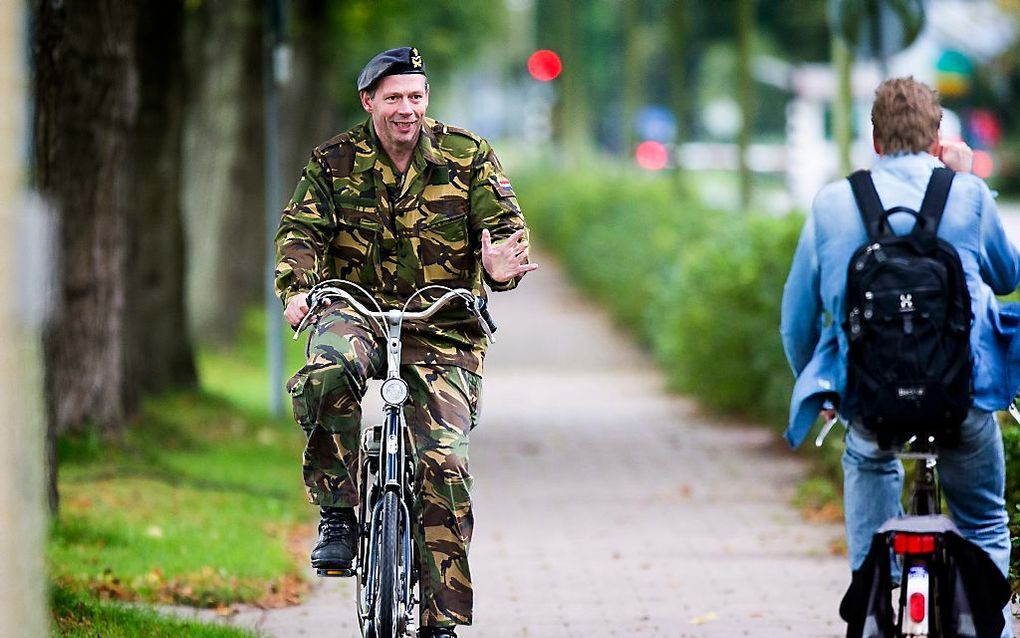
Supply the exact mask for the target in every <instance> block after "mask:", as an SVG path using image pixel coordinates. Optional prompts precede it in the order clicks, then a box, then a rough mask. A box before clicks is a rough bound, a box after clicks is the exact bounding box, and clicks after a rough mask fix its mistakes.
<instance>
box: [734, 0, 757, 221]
mask: <svg viewBox="0 0 1020 638" xmlns="http://www.w3.org/2000/svg"><path fill="white" fill-rule="evenodd" d="M753 37H754V0H737V102H738V103H739V104H740V115H741V124H740V133H739V134H738V136H737V147H738V149H739V153H738V154H739V158H740V159H739V163H740V169H739V170H740V207H741V208H742V209H745V210H746V209H747V207H748V206H749V205H750V204H751V168H750V166H748V164H747V154H748V150H749V149H750V146H751V130H752V127H753V123H754V83H753V82H752V79H751V42H752V39H753Z"/></svg>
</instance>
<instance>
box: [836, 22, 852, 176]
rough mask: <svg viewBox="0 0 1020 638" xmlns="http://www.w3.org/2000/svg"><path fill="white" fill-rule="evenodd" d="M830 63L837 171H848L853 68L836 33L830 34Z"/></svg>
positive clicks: (844, 46) (850, 58) (846, 172)
mask: <svg viewBox="0 0 1020 638" xmlns="http://www.w3.org/2000/svg"><path fill="white" fill-rule="evenodd" d="M832 65H833V66H834V67H835V68H836V99H835V100H834V101H833V103H832V123H833V126H832V128H833V133H834V136H835V138H836V149H837V152H838V156H839V172H840V174H842V175H847V174H849V173H850V170H851V167H852V163H851V157H850V149H851V146H852V145H853V122H852V121H851V118H853V94H852V93H851V90H850V73H851V71H852V70H853V53H852V52H851V51H850V47H848V46H847V44H846V42H844V41H843V39H842V38H840V37H839V36H838V35H833V36H832Z"/></svg>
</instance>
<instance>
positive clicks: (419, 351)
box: [276, 47, 537, 637]
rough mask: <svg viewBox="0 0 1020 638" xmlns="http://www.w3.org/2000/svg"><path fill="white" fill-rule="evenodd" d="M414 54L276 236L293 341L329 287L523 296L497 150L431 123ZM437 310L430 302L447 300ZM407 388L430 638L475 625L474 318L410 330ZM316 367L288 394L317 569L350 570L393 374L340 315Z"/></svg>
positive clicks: (404, 294)
mask: <svg viewBox="0 0 1020 638" xmlns="http://www.w3.org/2000/svg"><path fill="white" fill-rule="evenodd" d="M424 71H425V66H424V63H423V62H422V59H421V56H420V55H419V54H418V51H417V50H416V49H413V48H410V47H404V48H400V49H392V50H389V51H384V52H383V53H380V54H379V55H377V56H376V57H375V58H373V59H372V61H370V62H369V63H368V65H367V66H366V67H365V69H364V70H363V71H362V72H361V75H360V77H359V78H358V91H359V94H360V97H361V104H362V106H363V107H364V109H365V111H366V112H368V114H369V116H370V117H369V119H368V121H366V122H365V123H364V124H362V125H360V126H357V127H355V128H354V129H351V130H350V131H347V132H345V133H341V134H340V135H337V136H336V137H334V138H333V139H331V140H329V141H327V142H325V143H324V144H322V145H320V146H319V147H317V148H316V149H315V150H314V151H313V152H312V158H311V160H310V161H309V162H308V165H307V166H306V167H305V169H304V171H303V173H302V176H301V180H300V181H299V182H298V186H297V190H296V191H295V193H294V197H293V199H292V200H291V202H290V204H289V205H288V206H287V208H286V209H285V210H284V213H283V217H282V219H281V221H280V228H279V231H278V233H277V236H276V245H277V266H276V290H277V293H278V294H279V296H280V299H281V301H283V304H284V306H285V310H284V316H285V317H286V319H287V320H288V322H289V323H290V324H291V325H292V326H296V325H297V324H298V323H299V322H300V321H301V319H302V318H303V317H304V316H305V314H307V312H308V306H307V300H306V297H307V291H308V289H309V288H311V287H312V286H313V285H314V284H315V283H317V282H318V281H321V280H323V279H327V278H337V277H338V278H343V279H347V280H350V281H353V282H355V283H358V284H361V285H362V286H364V287H365V288H367V289H368V290H369V291H370V292H371V293H372V294H373V295H374V296H375V297H376V298H377V299H378V300H379V301H380V303H382V304H384V306H388V307H399V306H400V305H402V304H403V303H404V301H405V300H406V299H407V298H408V297H409V296H410V295H411V294H412V293H413V292H414V291H415V290H416V289H418V288H421V287H423V286H426V285H431V284H440V285H444V286H449V287H459V286H462V287H465V288H468V289H471V290H473V291H474V292H475V294H476V295H479V296H484V295H485V288H484V287H483V283H484V285H485V286H487V287H488V288H489V289H490V290H494V291H501V290H510V289H512V288H514V287H515V286H516V285H517V283H518V282H519V281H520V278H521V277H522V276H523V275H524V273H525V272H527V271H529V270H533V269H534V268H537V266H536V265H535V264H530V263H528V239H527V229H526V227H525V225H524V218H523V217H522V215H521V211H520V208H519V207H518V205H517V200H516V197H515V195H514V192H513V188H512V187H511V186H510V182H509V180H507V178H506V176H505V175H504V174H503V172H502V168H501V167H500V164H499V161H498V160H497V159H496V156H495V154H494V153H493V150H492V147H491V146H490V145H489V143H488V142H486V141H485V140H483V139H481V138H479V137H477V136H476V135H474V134H472V133H470V132H468V131H465V130H463V129H459V128H454V127H452V126H447V125H445V124H442V123H440V122H437V121H435V120H432V119H429V118H426V117H425V110H426V108H427V106H428V95H429V87H428V82H427V80H426V77H425V74H424ZM436 296H437V295H433V296H431V297H427V299H434V298H435V297H436ZM403 334H404V344H403V351H402V361H401V368H402V370H401V376H402V377H403V379H404V380H405V381H406V382H407V383H408V384H409V386H410V388H411V401H410V402H409V405H408V408H407V412H406V417H407V422H408V425H409V427H410V428H411V430H412V431H413V435H414V442H415V448H416V453H417V456H418V458H417V462H418V463H417V466H418V471H417V485H416V488H417V490H418V496H419V499H418V500H419V502H420V504H421V511H420V512H418V515H419V516H420V519H419V520H420V522H421V525H420V526H419V527H420V533H419V537H418V538H417V539H416V540H417V542H418V547H419V550H420V551H419V553H420V555H421V561H422V565H421V568H422V569H421V573H422V582H421V589H422V613H421V625H422V636H439V637H448V636H454V635H455V634H454V632H453V627H454V626H455V625H457V624H470V623H471V613H472V611H471V610H472V588H471V574H470V571H469V569H468V562H467V552H468V545H469V543H470V541H471V531H472V527H473V521H474V519H473V515H472V512H471V502H470V499H469V495H468V493H469V491H470V487H471V475H470V474H469V473H468V453H467V452H468V432H469V431H470V430H471V428H472V427H473V426H474V424H475V422H476V420H477V414H478V396H479V390H480V386H481V374H482V362H483V360H484V356H485V339H484V336H483V334H482V332H481V330H480V328H479V326H478V325H477V323H476V322H475V320H474V318H473V317H472V316H471V315H469V314H468V313H467V311H466V310H464V309H463V308H459V309H453V310H450V311H445V310H444V311H442V312H440V313H439V314H438V315H436V316H435V317H434V319H433V320H432V321H431V322H430V324H429V325H421V324H407V325H405V327H404V333H403ZM311 339H312V341H311V351H310V352H311V355H310V357H309V359H308V361H307V363H306V364H305V366H304V367H302V368H301V370H299V371H298V372H297V374H295V375H294V376H293V377H292V378H291V379H290V381H288V384H287V387H288V390H289V392H290V394H291V396H292V397H293V402H294V414H295V417H296V419H297V421H298V424H299V425H300V426H301V427H302V429H303V430H304V431H305V434H306V435H307V436H308V444H307V447H306V449H305V453H304V478H305V485H306V486H307V490H308V497H309V500H310V502H311V503H312V504H315V505H318V506H319V507H320V511H321V515H322V522H321V523H320V524H319V539H318V543H317V544H316V546H315V548H314V549H313V550H312V564H313V566H315V567H317V568H320V569H322V568H331V569H349V568H350V566H351V562H352V560H353V557H354V555H355V549H354V548H355V539H356V528H355V526H356V521H355V520H354V509H353V508H354V507H355V506H356V505H357V504H358V493H357V490H356V487H355V484H354V480H352V476H356V463H357V458H358V443H359V435H360V428H361V406H360V402H361V398H362V396H363V395H364V392H365V384H366V381H367V380H368V379H370V378H372V377H373V376H376V375H378V374H380V373H383V372H385V351H384V344H383V343H382V341H381V340H380V339H379V338H378V335H376V334H374V333H373V332H372V331H371V329H370V328H369V327H368V325H367V323H366V322H365V320H364V319H362V318H361V317H360V316H358V315H357V313H355V312H354V311H352V310H350V309H349V308H347V307H346V306H344V305H343V304H339V303H338V304H334V305H333V306H332V307H330V308H329V309H328V311H327V312H326V313H324V315H323V316H322V318H321V319H320V320H319V321H318V323H317V324H316V327H315V329H314V334H313V335H312V337H311Z"/></svg>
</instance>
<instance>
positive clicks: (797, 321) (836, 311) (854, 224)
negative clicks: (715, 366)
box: [780, 153, 1020, 447]
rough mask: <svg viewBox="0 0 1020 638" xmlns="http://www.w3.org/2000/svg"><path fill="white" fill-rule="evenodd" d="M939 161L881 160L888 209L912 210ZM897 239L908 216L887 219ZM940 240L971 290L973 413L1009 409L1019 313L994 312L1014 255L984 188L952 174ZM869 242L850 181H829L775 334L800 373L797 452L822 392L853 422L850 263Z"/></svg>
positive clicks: (1015, 270)
mask: <svg viewBox="0 0 1020 638" xmlns="http://www.w3.org/2000/svg"><path fill="white" fill-rule="evenodd" d="M937 166H942V163H941V162H940V161H939V160H938V159H936V158H935V157H933V156H931V155H929V154H927V153H916V154H899V155H888V156H882V157H880V158H879V159H878V161H877V162H876V163H875V166H874V167H873V168H872V180H873V181H874V182H875V188H876V190H878V194H879V196H880V198H881V199H882V205H883V206H884V207H885V208H886V209H889V208H892V207H894V206H906V207H908V208H910V209H913V210H918V209H919V208H920V206H921V199H922V197H923V196H924V191H925V188H926V187H927V185H928V179H929V178H930V177H931V172H932V170H933V169H934V168H935V167H937ZM889 222H890V225H891V226H892V228H893V230H894V231H895V232H896V233H897V234H905V233H908V232H910V230H911V229H912V228H913V225H914V217H913V216H912V215H910V214H909V213H903V212H899V213H894V214H893V215H892V216H890V218H889ZM938 236H939V237H941V238H943V239H945V240H946V241H948V242H949V243H951V244H952V245H953V246H954V247H955V248H956V250H957V252H958V253H959V255H960V260H961V261H962V262H963V270H964V273H965V275H966V278H967V288H968V290H969V291H970V297H971V307H972V310H973V312H974V323H973V326H972V327H971V350H972V352H973V356H974V375H973V382H974V406H975V407H977V408H979V409H982V410H987V411H989V412H990V411H993V410H1001V409H1003V408H1005V407H1006V406H1007V405H1008V404H1009V401H1010V400H1011V399H1012V397H1013V396H1014V395H1015V394H1016V390H1017V388H1018V386H1020V338H1018V339H1016V340H1015V341H1016V344H1014V343H1013V341H1014V340H1013V338H1012V337H1013V335H1014V334H1016V333H1018V332H1020V309H1018V307H1017V306H1016V305H1014V304H1008V305H1007V307H1005V308H1003V309H1001V310H1000V308H999V304H998V301H997V300H996V298H995V295H996V294H1000V295H1004V294H1008V293H1010V292H1012V291H1013V290H1014V289H1015V288H1016V287H1017V285H1018V284H1020V262H1018V254H1017V250H1016V249H1015V248H1014V247H1013V245H1012V244H1010V242H1009V240H1008V239H1007V238H1006V234H1005V231H1003V229H1002V222H1001V220H1000V219H999V214H998V211H997V210H996V208H995V200H994V199H993V197H992V193H991V191H989V190H988V186H986V185H985V183H984V182H983V181H982V180H980V179H979V178H977V177H975V176H974V175H970V174H957V175H956V177H955V178H954V180H953V186H952V188H951V189H950V191H949V200H948V201H947V203H946V208H945V212H944V213H943V216H942V222H941V223H940V224H939V229H938ZM866 240H867V234H866V233H865V230H864V224H863V222H862V221H861V217H860V213H859V212H858V210H857V205H856V203H855V202H854V198H853V193H852V192H851V190H850V183H849V182H848V181H847V180H845V179H844V180H840V181H838V182H833V183H832V184H829V185H827V186H826V187H825V188H823V189H822V190H821V191H820V192H819V193H818V196H817V197H815V201H814V204H813V205H812V207H811V215H810V217H808V219H807V221H806V222H805V223H804V229H803V230H802V231H801V235H800V241H799V243H798V244H797V252H796V253H795V255H794V258H793V265H792V266H791V268H790V274H789V277H788V278H787V280H786V287H785V288H784V290H783V308H782V322H781V326H780V334H781V335H782V338H783V348H784V349H785V351H786V358H787V359H788V360H789V362H790V366H791V367H792V368H793V372H794V374H795V375H796V376H797V381H796V384H795V385H794V390H793V397H792V400H791V402H790V420H789V423H788V426H787V429H786V433H785V437H786V440H787V441H788V442H789V443H790V445H791V446H793V447H796V446H798V445H800V443H801V441H803V440H804V438H805V437H806V436H807V434H808V431H809V430H810V429H811V426H812V424H813V423H814V421H815V419H816V417H817V416H818V411H819V409H820V408H821V405H822V402H823V401H824V399H825V398H826V397H825V395H826V394H830V393H835V394H837V395H839V397H840V401H839V410H840V414H841V415H842V416H843V418H844V419H847V420H849V419H852V418H853V415H854V403H855V400H856V399H855V397H853V396H848V393H847V388H846V355H847V339H846V335H845V334H844V333H843V329H842V326H841V324H842V322H843V320H844V313H845V309H844V304H845V294H846V290H845V289H846V276H847V266H848V264H849V263H850V257H851V256H852V255H853V253H854V251H855V250H857V248H858V247H859V246H861V245H862V244H863V243H864V242H865V241H866Z"/></svg>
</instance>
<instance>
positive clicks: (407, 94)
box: [361, 74, 429, 151]
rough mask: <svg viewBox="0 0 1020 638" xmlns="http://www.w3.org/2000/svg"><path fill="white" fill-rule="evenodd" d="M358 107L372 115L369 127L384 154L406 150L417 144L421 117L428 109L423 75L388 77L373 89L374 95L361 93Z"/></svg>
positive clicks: (427, 90)
mask: <svg viewBox="0 0 1020 638" xmlns="http://www.w3.org/2000/svg"><path fill="white" fill-rule="evenodd" d="M361 106H362V107H364V109H365V111H367V112H368V114H369V115H371V116H372V126H374V127H375V132H376V135H378V136H379V141H380V142H381V143H382V146H383V148H385V149H387V151H406V150H408V149H412V148H414V145H415V144H417V143H418V133H419V132H420V131H421V124H422V118H424V117H425V109H427V108H428V106H429V86H428V82H427V81H426V79H425V76H424V75H420V74H409V75H388V76H386V77H384V78H382V79H381V80H379V83H378V84H376V86H375V91H374V95H370V94H369V92H368V91H362V92H361Z"/></svg>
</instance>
